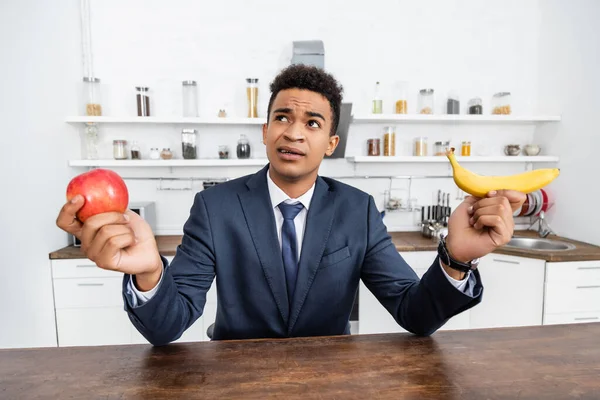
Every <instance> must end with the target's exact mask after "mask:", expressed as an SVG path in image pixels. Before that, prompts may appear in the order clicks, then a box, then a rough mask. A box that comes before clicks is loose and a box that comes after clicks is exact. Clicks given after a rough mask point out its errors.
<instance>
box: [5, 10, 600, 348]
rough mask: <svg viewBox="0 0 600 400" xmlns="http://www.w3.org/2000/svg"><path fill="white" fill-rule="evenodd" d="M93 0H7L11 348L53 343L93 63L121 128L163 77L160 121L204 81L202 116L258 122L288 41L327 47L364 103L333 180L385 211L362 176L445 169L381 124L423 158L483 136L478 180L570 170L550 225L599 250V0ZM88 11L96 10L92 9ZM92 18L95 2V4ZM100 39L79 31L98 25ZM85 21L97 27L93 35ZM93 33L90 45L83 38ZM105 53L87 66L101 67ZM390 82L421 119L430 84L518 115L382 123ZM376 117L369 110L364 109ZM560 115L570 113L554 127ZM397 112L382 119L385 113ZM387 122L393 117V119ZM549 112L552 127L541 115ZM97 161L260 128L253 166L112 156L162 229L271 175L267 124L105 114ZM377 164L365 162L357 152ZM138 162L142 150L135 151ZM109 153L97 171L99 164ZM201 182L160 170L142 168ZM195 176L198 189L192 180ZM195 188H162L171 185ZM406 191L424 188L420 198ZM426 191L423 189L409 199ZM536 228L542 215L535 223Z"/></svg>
mask: <svg viewBox="0 0 600 400" xmlns="http://www.w3.org/2000/svg"><path fill="white" fill-rule="evenodd" d="M86 4H88V2H82V1H79V0H65V1H61V2H53V3H49V2H42V1H30V0H25V1H16V0H9V1H3V2H2V4H0V41H1V42H0V43H2V44H1V47H0V48H1V51H2V57H1V59H2V62H1V63H0V79H1V80H2V81H1V82H2V84H1V88H2V96H1V103H0V115H1V118H0V126H1V127H2V132H3V139H4V149H5V152H4V154H3V157H2V158H0V160H1V161H0V162H1V163H2V168H1V171H2V172H1V174H2V182H3V184H4V187H5V189H4V190H3V191H2V196H1V198H0V202H1V203H0V204H1V207H0V209H1V210H2V212H1V214H0V216H1V217H0V218H1V219H0V227H1V228H0V229H1V231H0V232H1V240H0V250H1V251H2V256H3V262H2V264H1V266H0V268H1V271H2V279H0V321H1V324H2V325H1V326H2V329H0V347H39V346H55V345H56V329H55V314H54V307H53V292H52V291H53V287H52V279H51V273H50V268H49V260H48V253H49V252H51V251H54V250H56V249H58V248H60V247H63V246H65V245H67V244H68V240H69V238H68V237H67V235H66V234H64V233H62V232H61V231H60V230H59V229H58V228H57V227H56V226H55V219H56V216H57V213H58V210H59V209H60V207H61V206H62V204H63V203H64V201H65V198H64V196H65V193H64V192H65V188H66V185H67V183H68V181H69V180H70V179H71V178H72V177H73V176H75V175H76V174H78V173H81V172H84V171H85V170H87V166H89V165H93V163H92V164H90V162H89V161H87V160H86V156H87V154H86V148H85V140H84V139H85V136H84V124H83V122H82V121H83V120H82V119H81V118H80V116H81V115H83V114H82V99H81V87H82V77H83V76H85V75H87V74H89V71H90V70H93V75H94V76H95V77H98V78H100V79H101V84H102V92H103V93H102V94H103V97H102V100H101V104H102V114H103V116H107V117H115V118H118V119H119V120H120V121H124V120H126V119H127V118H133V117H135V116H136V113H137V109H136V101H135V87H136V86H147V87H149V88H150V96H151V113H152V116H153V117H156V118H160V119H169V120H171V121H176V120H177V119H179V118H180V117H181V115H182V96H181V90H182V87H181V82H182V81H183V80H195V81H197V83H198V100H199V107H198V108H199V115H200V117H201V118H216V116H217V113H218V111H219V109H225V110H226V112H227V115H228V117H229V118H235V119H240V118H244V117H246V116H247V99H246V78H258V79H259V82H258V86H259V105H258V114H259V117H261V118H264V117H265V116H266V115H265V114H266V106H267V103H268V98H269V90H268V84H269V83H270V81H271V80H272V79H273V77H274V76H275V75H276V74H277V72H278V71H279V70H280V69H281V68H283V67H285V66H287V65H289V64H290V60H291V57H292V43H293V41H298V40H322V41H323V43H324V49H325V67H326V69H327V70H328V71H330V72H332V73H333V74H334V75H335V76H336V78H337V79H338V80H339V81H340V82H341V83H342V84H343V86H344V89H345V95H344V101H345V102H352V104H353V109H352V110H353V114H354V116H355V122H354V123H353V124H352V125H351V126H350V133H349V139H348V145H347V148H346V157H357V158H354V159H352V158H350V159H336V160H326V161H325V162H324V163H323V166H322V168H321V171H320V173H321V174H322V175H326V176H331V177H344V178H343V179H341V180H343V181H345V182H347V183H349V184H351V185H354V186H356V187H359V188H360V189H363V190H365V191H368V192H369V193H371V194H372V195H373V196H375V198H376V201H377V204H378V207H380V209H382V210H383V209H384V202H385V200H386V199H385V196H384V191H385V190H386V189H389V187H390V180H389V179H372V178H371V179H359V178H348V177H350V176H358V177H362V176H365V175H370V176H373V175H382V176H400V175H401V176H424V175H431V176H447V175H449V172H450V170H449V166H448V164H447V163H445V162H432V161H431V160H429V159H428V160H427V162H424V161H423V162H415V159H412V158H406V159H399V160H398V162H392V163H380V162H378V163H370V162H365V161H369V160H368V159H367V160H365V158H364V157H363V156H366V155H367V145H366V142H367V139H369V138H380V139H381V140H382V152H383V132H384V130H383V129H384V127H385V126H389V125H394V126H395V129H396V155H397V156H412V152H413V140H414V138H415V137H420V136H426V137H427V138H428V144H429V152H430V154H431V152H432V151H433V143H434V142H435V141H438V140H440V141H441V140H449V141H451V143H452V145H454V146H456V147H458V148H460V143H461V142H462V141H471V143H472V152H471V154H472V156H473V157H486V158H482V159H480V161H479V162H472V163H469V164H466V166H467V167H468V168H471V169H473V170H475V171H477V172H479V173H482V174H510V173H515V172H520V171H524V170H525V169H527V168H532V167H534V168H538V167H545V166H554V165H558V166H559V167H560V168H561V177H560V178H559V179H558V180H557V181H556V182H555V183H554V184H553V185H552V186H551V187H550V192H551V194H552V196H553V198H554V203H555V206H554V207H553V208H552V209H551V210H550V211H549V221H550V225H551V226H552V228H553V229H554V231H555V232H556V233H558V234H561V235H564V236H567V237H569V238H572V239H578V240H583V241H587V242H590V243H594V244H598V245H600V235H598V233H597V231H598V228H597V226H598V225H599V224H600V217H598V213H596V212H594V210H593V204H594V202H595V200H596V199H597V198H598V197H599V196H600V189H598V186H597V185H596V184H595V180H596V175H597V174H598V173H599V172H600V167H598V164H597V162H596V160H595V159H594V158H593V155H594V154H595V151H596V149H597V147H596V146H600V139H599V135H598V128H599V123H598V120H597V118H595V112H597V110H598V108H600V100H599V98H598V88H600V78H598V75H597V67H598V65H600V63H599V61H600V60H599V59H598V58H599V56H598V54H597V52H594V51H593V49H597V48H600V35H599V34H598V28H597V24H596V21H597V20H598V18H599V17H600V4H599V3H598V2H596V1H594V0H577V1H570V2H565V1H560V0H548V1H542V0H539V1H536V0H528V1H517V0H509V1H505V2H503V3H502V4H499V3H496V2H489V1H475V0H467V1H443V0H435V1H429V2H426V3H422V2H420V3H418V2H411V1H379V2H368V3H367V2H360V3H358V2H357V3H350V2H343V1H328V2H322V1H321V2H318V1H314V0H309V1H304V2H303V3H302V4H298V5H296V6H294V7H292V8H287V7H286V9H285V10H284V9H283V8H282V6H281V5H280V4H278V3H277V2H273V1H271V2H268V1H256V2H251V3H250V2H245V1H242V0H231V1H221V2H193V1H184V0H177V1H170V2H164V1H147V0H145V1H141V0H137V1H128V2H118V1H116V0H104V1H98V0H91V1H89V15H90V19H89V20H86V19H85V18H83V19H82V12H81V11H82V7H83V6H82V5H84V6H85V5H86ZM83 8H84V10H83V11H85V7H83ZM83 14H84V15H85V14H86V13H85V12H84V13H83ZM88 26H89V28H90V29H89V35H87V34H82V30H83V32H84V33H85V32H87V30H86V29H85V28H86V27H88ZM82 27H83V29H82ZM82 44H83V45H82ZM90 60H91V61H90ZM377 81H379V82H381V85H380V86H381V96H382V100H383V114H384V115H388V116H389V115H390V114H393V112H394V102H395V100H397V98H396V97H397V94H398V93H397V91H395V90H396V89H395V88H396V84H397V82H399V81H405V82H407V87H406V89H407V91H406V93H407V101H408V113H409V114H412V115H415V114H417V111H418V110H417V104H418V101H417V96H418V91H419V89H422V88H434V89H435V105H434V109H435V114H444V113H445V106H446V100H447V97H448V93H449V92H450V91H455V92H456V93H458V94H459V96H460V104H461V110H460V113H461V114H466V113H467V102H468V100H470V99H471V98H473V97H481V99H482V100H483V114H484V117H487V116H489V115H490V113H491V109H492V95H493V94H494V93H496V92H501V91H509V92H511V103H510V104H511V108H512V116H513V117H523V120H522V121H519V120H515V118H513V119H512V120H511V121H510V122H506V121H505V122H498V121H488V122H481V123H479V122H468V121H462V122H453V121H450V122H448V121H440V120H431V121H428V122H422V121H388V120H383V121H377V120H375V119H374V118H373V116H372V115H371V101H372V99H373V97H374V89H375V82H377ZM361 117H362V118H361ZM556 117H560V118H559V119H560V120H559V121H556V119H557V118H556ZM383 118H384V119H385V118H386V117H383ZM388 119H390V118H388ZM538 119H541V120H542V121H537V120H538ZM97 128H98V137H99V143H98V148H99V158H100V159H101V160H110V159H112V156H113V148H112V141H113V140H115V139H124V140H127V141H128V144H129V145H131V143H132V142H133V141H136V142H137V143H138V144H139V146H140V148H141V152H142V158H144V159H148V158H149V153H150V148H151V147H156V148H159V149H162V148H170V149H171V150H173V151H174V152H175V158H177V159H180V158H182V154H181V130H182V129H183V128H194V129H197V130H198V135H197V146H198V158H212V159H216V158H217V157H218V146H219V145H228V146H229V149H230V158H235V146H236V143H237V140H238V138H239V137H240V135H241V134H244V135H246V136H247V137H248V139H249V141H250V145H251V149H252V160H255V159H259V160H258V161H256V162H251V163H252V164H253V165H235V163H236V162H235V161H233V160H232V162H231V163H230V164H231V165H228V166H223V164H216V166H205V167H199V166H196V167H169V166H167V167H162V166H158V167H114V164H111V163H108V164H106V165H107V166H108V167H110V168H114V169H115V170H116V171H117V172H119V173H120V174H122V175H123V176H125V177H136V178H144V179H136V180H131V179H130V180H127V184H128V187H129V190H130V194H131V200H132V201H154V202H155V204H156V216H157V221H156V228H157V229H156V233H158V234H180V233H181V231H182V226H183V223H184V222H185V220H186V218H187V216H188V213H189V209H190V206H191V203H192V200H193V194H194V193H195V192H196V191H198V190H201V189H202V179H200V178H203V177H204V178H206V177H214V178H234V177H238V176H242V175H246V174H249V173H253V172H255V171H256V170H258V169H259V168H261V165H260V164H261V161H260V159H264V158H265V151H264V146H263V145H262V144H261V141H260V138H261V130H260V125H258V124H247V123H243V124H191V125H186V124H175V123H160V124H159V123H157V124H154V123H144V124H137V123H98V125H97ZM511 143H516V144H520V145H521V146H523V145H525V144H528V143H535V144H539V145H540V146H541V147H542V153H541V154H540V156H544V157H545V156H551V157H557V158H558V160H559V162H558V163H557V162H554V161H556V160H555V159H552V160H554V161H553V162H546V161H548V160H549V159H539V160H542V161H545V162H532V160H535V159H529V160H528V159H526V158H518V159H513V160H511V161H513V162H510V163H508V162H506V156H504V154H503V149H504V146H505V145H507V144H511ZM360 157H363V158H360ZM131 162H134V161H131ZM95 163H96V164H101V162H100V161H96V162H95ZM174 177H177V178H191V177H196V178H198V179H197V180H194V181H189V180H177V181H174V180H168V179H163V180H162V181H159V180H150V179H145V178H174ZM190 185H191V186H190ZM391 185H392V187H393V188H394V190H393V192H392V193H393V196H395V197H398V198H400V199H401V201H402V203H403V206H408V205H409V201H410V204H411V205H416V206H421V205H428V204H431V203H432V202H435V200H437V199H436V197H437V191H438V190H442V191H444V192H448V193H450V199H451V206H452V207H454V206H456V204H458V203H459V202H460V195H461V193H460V192H457V190H456V188H455V186H454V184H453V182H452V180H451V179H449V178H440V179H413V180H408V179H394V180H392V181H391ZM186 188H187V189H191V190H164V189H186ZM409 188H410V195H409ZM410 199H413V200H410ZM419 220H420V215H419V213H416V212H396V213H388V214H387V215H386V217H385V219H384V222H385V223H386V225H387V226H388V228H389V229H390V230H402V231H406V230H417V229H418V225H417V222H419ZM520 222H521V223H522V224H525V225H524V226H525V227H526V226H527V225H528V222H529V220H521V221H520Z"/></svg>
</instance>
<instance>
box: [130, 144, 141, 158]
mask: <svg viewBox="0 0 600 400" xmlns="http://www.w3.org/2000/svg"><path fill="white" fill-rule="evenodd" d="M131 159H132V160H141V159H142V152H141V151H140V146H139V145H138V143H137V142H136V141H135V140H134V141H133V143H132V144H131Z"/></svg>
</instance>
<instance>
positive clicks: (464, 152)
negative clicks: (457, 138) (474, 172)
mask: <svg viewBox="0 0 600 400" xmlns="http://www.w3.org/2000/svg"><path fill="white" fill-rule="evenodd" d="M460 155H461V156H463V157H469V156H470V155H471V142H469V141H465V142H462V146H461V147H460Z"/></svg>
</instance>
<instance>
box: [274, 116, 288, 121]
mask: <svg viewBox="0 0 600 400" xmlns="http://www.w3.org/2000/svg"><path fill="white" fill-rule="evenodd" d="M275 121H282V122H287V121H288V118H287V117H286V116H285V115H277V116H275Z"/></svg>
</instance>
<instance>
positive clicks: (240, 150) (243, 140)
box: [236, 135, 250, 159]
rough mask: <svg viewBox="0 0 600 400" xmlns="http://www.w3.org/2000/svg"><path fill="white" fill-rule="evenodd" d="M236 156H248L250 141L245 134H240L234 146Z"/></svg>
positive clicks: (242, 157)
mask: <svg viewBox="0 0 600 400" xmlns="http://www.w3.org/2000/svg"><path fill="white" fill-rule="evenodd" d="M236 155H237V158H241V159H244V158H250V142H248V138H247V137H246V135H240V139H239V140H238V143H237V148H236Z"/></svg>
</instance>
